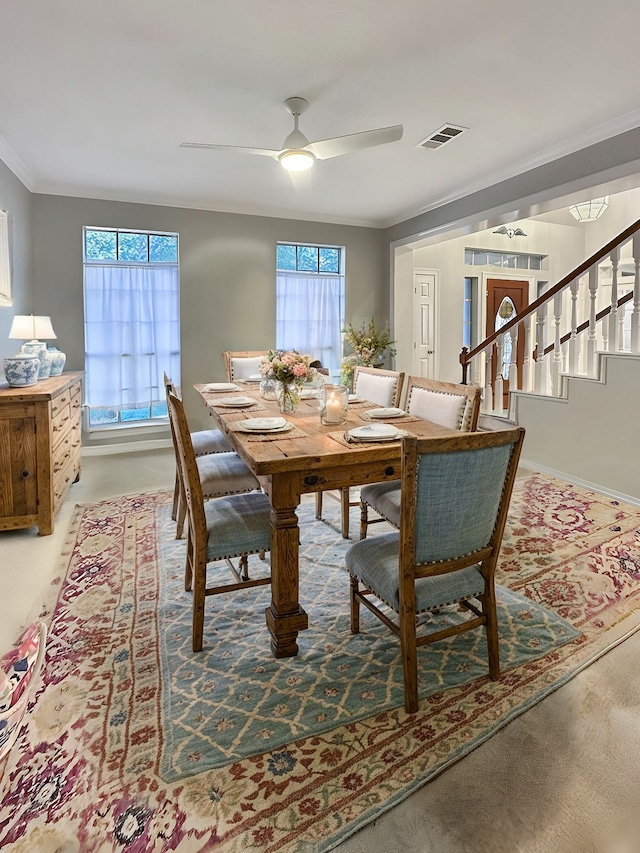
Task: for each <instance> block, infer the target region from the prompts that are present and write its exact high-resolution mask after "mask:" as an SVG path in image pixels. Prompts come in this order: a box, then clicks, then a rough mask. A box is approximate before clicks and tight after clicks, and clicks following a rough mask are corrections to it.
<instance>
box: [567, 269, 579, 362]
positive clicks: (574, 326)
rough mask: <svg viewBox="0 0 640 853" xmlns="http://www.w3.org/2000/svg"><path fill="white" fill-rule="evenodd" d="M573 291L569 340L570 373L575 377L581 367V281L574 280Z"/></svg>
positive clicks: (571, 288) (571, 285)
mask: <svg viewBox="0 0 640 853" xmlns="http://www.w3.org/2000/svg"><path fill="white" fill-rule="evenodd" d="M569 288H570V290H571V337H570V338H569V373H571V374H572V375H574V376H575V374H577V373H578V371H579V365H580V339H579V338H578V291H579V289H580V279H579V278H574V280H573V281H572V282H571V284H570V285H569Z"/></svg>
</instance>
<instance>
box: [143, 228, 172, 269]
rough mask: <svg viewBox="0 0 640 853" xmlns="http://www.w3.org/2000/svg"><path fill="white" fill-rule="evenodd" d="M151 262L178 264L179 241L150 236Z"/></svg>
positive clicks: (157, 235)
mask: <svg viewBox="0 0 640 853" xmlns="http://www.w3.org/2000/svg"><path fill="white" fill-rule="evenodd" d="M149 261H150V262H151V263H154V262H155V263H159V262H162V261H165V262H166V263H174V264H175V263H177V261H178V239H177V237H166V236H164V235H160V234H149Z"/></svg>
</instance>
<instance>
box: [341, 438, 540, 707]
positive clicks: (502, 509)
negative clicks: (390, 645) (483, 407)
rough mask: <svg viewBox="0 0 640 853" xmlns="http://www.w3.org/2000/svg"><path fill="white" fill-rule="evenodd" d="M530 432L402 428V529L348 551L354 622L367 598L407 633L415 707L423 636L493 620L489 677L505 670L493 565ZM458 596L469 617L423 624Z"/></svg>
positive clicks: (408, 702)
mask: <svg viewBox="0 0 640 853" xmlns="http://www.w3.org/2000/svg"><path fill="white" fill-rule="evenodd" d="M523 438H524V430H523V429H522V428H520V427H518V428H516V429H512V430H503V431H501V432H488V433H480V432H476V433H467V434H462V435H459V436H457V435H455V436H448V437H446V438H426V439H418V438H416V437H415V436H411V437H407V438H403V439H402V480H401V483H402V486H401V494H402V498H401V503H400V530H399V532H395V531H394V532H393V533H388V534H385V535H382V536H373V537H371V538H370V539H361V540H360V541H359V542H356V543H354V544H353V545H352V546H351V547H350V548H349V550H348V551H347V554H346V564H347V568H348V570H349V573H350V575H351V632H352V633H353V634H357V633H358V632H359V630H360V604H364V605H365V606H366V607H367V608H369V610H371V612H372V613H374V614H375V615H376V616H378V618H380V619H381V620H382V622H384V624H385V625H386V626H387V627H388V628H390V629H391V630H392V631H393V633H394V634H396V636H398V637H399V638H400V645H401V653H402V662H403V667H404V695H405V709H406V711H407V712H408V713H410V714H411V713H415V712H416V711H417V710H418V661H417V648H418V646H422V645H425V644H426V643H432V642H435V641H436V640H442V639H444V638H445V637H449V636H452V635H454V634H459V633H461V632H462V631H467V630H470V629H472V628H477V627H479V626H481V625H484V626H485V629H486V634H487V646H488V658H489V677H490V678H491V679H492V680H494V681H495V680H497V679H498V678H499V677H500V657H499V651H498V626H497V617H496V598H495V586H494V574H495V568H496V561H497V559H498V552H499V550H500V544H501V541H502V534H503V531H504V525H505V522H506V518H507V509H508V505H509V500H510V497H511V491H512V489H513V482H514V479H515V474H516V467H517V464H518V459H519V456H520V450H521V447H522V441H523ZM360 584H363V588H361V586H360ZM450 604H459V606H460V607H461V608H462V612H464V611H468V612H469V613H470V618H468V619H466V620H465V621H463V620H462V616H460V618H459V620H456V621H455V623H454V624H452V625H450V626H449V627H446V628H441V629H439V630H435V631H432V632H431V633H429V632H428V631H429V620H428V619H427V620H422V619H421V620H420V625H419V626H417V624H416V618H417V615H418V614H423V613H429V611H433V610H440V609H441V608H443V607H445V606H446V605H450ZM389 608H390V609H391V611H394V612H395V613H396V614H397V618H396V619H394V618H393V613H391V614H389ZM423 621H426V624H422V623H423Z"/></svg>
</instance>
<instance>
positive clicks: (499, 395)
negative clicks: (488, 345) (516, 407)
mask: <svg viewBox="0 0 640 853" xmlns="http://www.w3.org/2000/svg"><path fill="white" fill-rule="evenodd" d="M503 352H504V334H502V335H498V337H497V338H496V387H495V392H494V397H493V408H494V411H495V412H496V414H502V412H503V411H504V403H503V400H504V380H503V377H502V371H503V369H504V364H503V355H502V354H503Z"/></svg>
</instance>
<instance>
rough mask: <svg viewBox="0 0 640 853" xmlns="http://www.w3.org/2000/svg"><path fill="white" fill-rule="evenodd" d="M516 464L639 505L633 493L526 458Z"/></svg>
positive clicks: (639, 502) (638, 500)
mask: <svg viewBox="0 0 640 853" xmlns="http://www.w3.org/2000/svg"><path fill="white" fill-rule="evenodd" d="M518 464H519V466H520V467H521V468H526V469H527V470H528V471H539V472H540V473H541V474H549V476H550V477H557V478H558V480H564V481H565V483H571V484H572V485H574V486H582V488H584V489H589V490H590V491H592V492H598V494H600V495H606V496H607V497H608V498H613V499H614V500H616V501H623V502H624V503H627V504H631V505H632V506H640V498H637V497H633V495H625V494H622V493H621V492H614V491H612V490H611V489H606V488H605V487H604V486H600V485H598V484H597V483H590V482H589V481H588V480H581V479H580V478H579V477H572V476H570V475H569V474H567V473H565V472H564V471H556V470H555V469H554V468H547V467H546V466H545V465H538V464H537V463H536V462H529V460H527V459H521V460H520V462H519V463H518Z"/></svg>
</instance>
